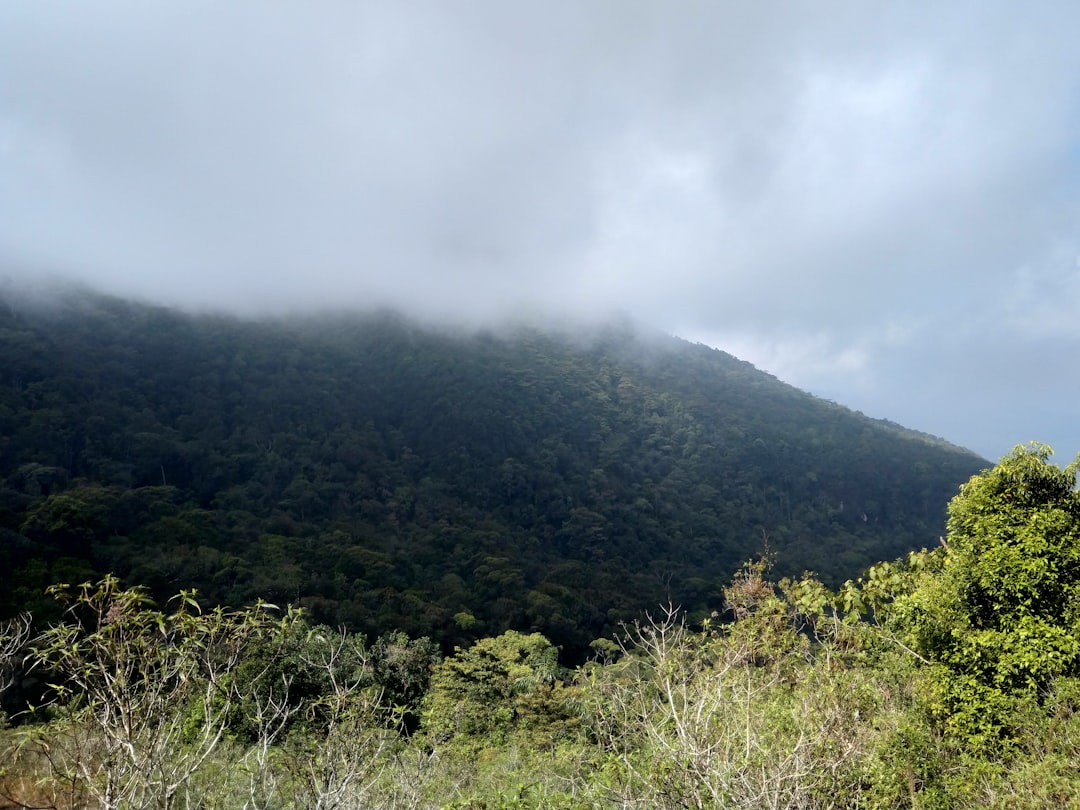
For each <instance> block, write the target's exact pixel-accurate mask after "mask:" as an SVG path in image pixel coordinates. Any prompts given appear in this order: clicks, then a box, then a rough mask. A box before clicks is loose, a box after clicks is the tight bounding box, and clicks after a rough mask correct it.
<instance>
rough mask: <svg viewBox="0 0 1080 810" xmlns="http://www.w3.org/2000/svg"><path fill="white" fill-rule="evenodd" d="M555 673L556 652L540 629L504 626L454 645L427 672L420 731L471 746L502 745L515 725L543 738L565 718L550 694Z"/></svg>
mask: <svg viewBox="0 0 1080 810" xmlns="http://www.w3.org/2000/svg"><path fill="white" fill-rule="evenodd" d="M557 675H558V650H557V649H556V648H555V647H554V646H552V644H551V642H550V641H548V640H547V639H546V638H545V637H544V636H542V635H541V634H539V633H530V634H528V635H526V634H524V633H519V632H517V631H515V630H508V631H507V632H505V633H503V634H502V635H501V636H498V637H496V638H482V639H480V640H479V641H477V642H476V643H475V644H474V645H473V646H471V647H469V648H468V649H465V650H463V649H461V648H460V647H459V648H457V649H456V651H455V653H454V655H452V656H450V657H449V658H447V659H445V660H444V661H442V662H441V663H439V664H437V665H436V666H435V667H434V669H433V671H432V675H431V686H430V689H429V691H428V693H427V695H426V696H425V698H424V702H423V707H424V713H423V730H424V732H425V734H426V735H427V737H428V739H429V740H431V741H432V742H435V743H441V742H448V741H450V740H454V741H455V743H456V744H458V745H464V746H465V747H469V746H473V747H475V748H484V747H490V746H498V745H502V744H505V743H507V742H508V741H509V739H510V737H511V736H512V734H513V733H514V732H515V731H517V730H520V729H528V730H532V731H536V732H537V733H538V735H539V736H540V737H545V736H547V735H545V733H544V732H545V731H554V730H555V728H556V727H558V726H559V725H560V723H562V722H564V721H565V720H566V719H567V718H566V717H565V715H564V713H563V712H561V710H560V707H559V701H558V700H557V699H554V698H553V697H552V695H553V694H554V693H555V692H557V691H558V682H557ZM533 742H534V743H536V742H541V741H540V740H534V741H533ZM549 742H550V740H549Z"/></svg>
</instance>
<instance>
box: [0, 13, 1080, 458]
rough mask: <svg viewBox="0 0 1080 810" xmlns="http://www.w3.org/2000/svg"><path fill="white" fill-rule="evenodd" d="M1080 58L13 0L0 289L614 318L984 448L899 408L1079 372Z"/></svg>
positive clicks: (1028, 19)
mask: <svg viewBox="0 0 1080 810" xmlns="http://www.w3.org/2000/svg"><path fill="white" fill-rule="evenodd" d="M1078 28H1080V10H1078V9H1077V8H1076V7H1074V6H1073V4H1070V3H1065V2H1048V3H1043V4H1039V5H1038V6H1036V7H1025V8H1023V9H1019V8H1018V7H1016V6H1014V5H1012V4H1005V3H996V2H991V3H974V2H961V3H954V4H949V5H947V6H940V5H934V4H923V3H914V4H905V5H903V6H892V7H881V6H869V5H866V4H862V3H854V2H844V1H843V0H835V1H834V2H826V3H814V4H811V3H803V2H795V3H773V2H764V3H754V4H719V3H712V2H688V3H684V4H680V5H679V6H678V7H677V8H676V7H673V6H671V5H669V4H663V3H658V2H642V1H640V0H629V1H628V0H619V1H618V2H616V0H600V2H596V3H588V4H581V3H576V2H570V1H569V0H555V2H550V3H545V4H542V5H535V6H529V5H521V4H508V3H501V2H495V0H480V1H478V2H473V3H468V4H453V5H449V4H446V3H443V2H435V0H427V1H425V0H417V2H410V3H399V4H392V3H391V4H384V3H373V2H344V0H342V1H341V2H336V1H335V0H316V2H312V3H305V4H289V3H284V2H268V3H264V2H259V3H256V2H254V0H238V2H233V3H229V4H220V3H213V2H209V0H187V2H184V3H179V2H160V3H153V4H146V3H139V2H134V0H109V2H103V3H94V4H88V3H79V2H73V1H72V0H69V1H68V2H64V0H57V1H56V2H49V3H17V2H5V3H2V4H0V176H2V177H4V182H3V183H2V184H0V260H2V261H4V262H6V264H7V265H8V266H9V267H10V268H13V270H12V272H14V271H15V270H17V268H19V267H24V268H33V272H40V269H41V268H48V269H52V270H55V271H57V272H61V273H64V274H68V275H73V276H76V277H79V278H83V279H87V280H90V281H92V282H93V283H95V284H98V285H100V286H102V287H104V288H106V289H109V290H112V291H118V292H125V293H129V294H134V295H140V296H144V297H151V298H155V299H159V300H164V301H168V302H173V303H182V304H186V305H193V306H219V307H225V308H231V309H238V310H243V311H248V312H253V311H263V310H274V309H277V310H280V309H289V308H294V307H309V306H322V305H356V306H365V305H370V304H392V305H397V306H401V307H404V308H406V309H409V310H411V311H413V312H416V313H419V314H423V315H428V316H432V315H443V316H445V315H450V314H458V315H460V316H463V317H465V316H467V317H473V318H491V317H498V316H499V315H500V314H503V313H505V312H508V311H518V310H519V309H520V308H522V307H527V308H533V309H536V310H542V311H544V310H546V311H556V312H566V311H570V312H575V313H585V314H587V313H594V312H607V311H610V310H616V309H621V310H625V311H628V312H630V313H632V314H635V315H637V316H638V317H640V318H642V319H644V320H647V321H651V322H652V323H654V324H656V325H658V326H661V327H663V328H666V329H669V330H673V331H678V332H680V333H682V334H687V335H692V336H693V335H706V334H707V335H716V336H720V337H718V338H717V339H718V340H723V341H724V342H725V344H724V345H725V347H727V348H733V347H745V349H746V351H747V352H749V353H750V354H751V355H752V356H751V357H750V358H749V359H755V358H756V359H755V362H759V364H762V365H763V366H764V367H767V368H770V370H773V371H776V372H777V373H780V374H781V376H785V375H787V374H789V373H790V374H791V375H792V376H791V377H790V379H792V380H793V381H796V382H798V383H799V384H801V385H805V386H806V387H809V388H811V389H812V390H817V391H824V392H826V393H827V395H829V396H830V397H832V398H836V399H837V400H838V401H841V402H845V403H846V404H854V405H856V406H859V403H860V402H862V403H865V404H866V405H867V409H868V412H871V410H869V409H872V412H874V413H875V415H882V416H889V417H890V418H894V419H897V420H898V421H905V420H906V421H908V422H918V423H919V424H917V425H916V426H920V427H925V428H927V429H931V430H934V431H935V432H949V433H950V438H952V437H955V436H957V435H958V434H957V433H956V432H953V431H955V430H956V426H957V425H961V426H962V425H964V424H967V423H969V422H970V421H971V420H970V418H969V417H968V416H964V415H962V414H961V412H960V411H959V410H957V411H956V414H957V415H956V416H955V418H954V417H952V416H949V418H942V417H943V416H945V415H949V414H952V413H953V412H952V411H950V410H949V409H948V408H943V407H942V406H941V405H940V404H927V405H918V404H917V403H918V401H919V400H920V397H919V396H918V395H913V394H912V393H911V390H912V389H913V388H915V387H917V384H918V383H916V382H913V381H919V380H924V379H931V378H932V379H933V380H934V385H940V386H942V388H943V390H945V391H948V392H949V393H948V396H949V397H952V398H954V399H956V400H957V401H960V400H964V399H965V397H966V396H967V392H966V391H959V390H958V388H957V385H958V383H957V382H956V381H957V380H959V379H962V378H964V379H968V378H967V376H966V375H967V374H968V372H969V371H970V370H972V369H978V370H979V373H980V374H983V373H985V374H988V375H989V376H988V377H986V378H982V377H978V376H975V377H973V378H971V379H970V384H971V385H972V386H974V388H975V389H977V390H984V391H990V390H994V391H995V392H996V394H995V396H997V397H998V399H999V400H1001V391H1000V386H1001V385H1002V384H1001V382H1000V380H999V378H998V376H996V375H995V372H994V369H993V367H992V366H986V365H985V364H983V363H982V362H981V361H980V359H979V358H980V355H981V352H982V351H983V349H984V347H985V346H986V345H987V335H992V339H991V340H990V342H991V343H995V344H996V343H1000V344H1001V345H1003V346H1008V347H1009V351H1010V353H1015V354H1017V357H1018V362H1021V363H1023V364H1024V365H1025V366H1026V367H1033V366H1036V365H1038V364H1039V363H1042V364H1044V365H1046V364H1050V366H1051V367H1053V368H1057V369H1064V368H1066V367H1068V364H1069V362H1070V358H1071V356H1074V355H1075V352H1076V349H1077V348H1080V347H1078V346H1077V342H1078V341H1080V336H1078V335H1077V334H1076V329H1075V327H1074V326H1073V323H1074V322H1075V320H1076V319H1075V318H1074V317H1071V315H1072V314H1073V313H1075V312H1076V304H1077V303H1078V301H1077V295H1078V292H1077V282H1076V268H1075V265H1074V264H1073V263H1072V260H1073V259H1074V258H1075V255H1076V254H1077V253H1080V249H1078V246H1077V242H1076V230H1075V228H1076V223H1077V222H1080V168H1078V167H1080V161H1078V159H1077V155H1078V154H1080V152H1078V149H1080V78H1078V77H1080V49H1077V48H1076V47H1075V35H1074V32H1075V31H1076V30H1078ZM24 272H26V271H24ZM890 335H891V337H890ZM900 336H903V337H904V339H902V340H901V339H899V337H900ZM1051 339H1052V340H1051ZM1053 341H1057V342H1056V343H1055V342H1053ZM735 353H738V351H736V352H735ZM1021 357H1022V358H1023V359H1022V360H1021V359H1020V358H1021ZM905 374H906V375H909V376H908V377H906V378H903V379H894V376H895V375H905ZM1050 376H1052V377H1056V379H1057V381H1056V382H1054V383H1053V384H1051V383H1046V382H1044V383H1041V384H1040V386H1039V390H1044V391H1046V395H1047V397H1049V398H1054V397H1057V396H1060V395H1062V394H1065V393H1068V392H1069V391H1070V390H1071V389H1068V388H1067V385H1066V383H1065V382H1063V381H1062V379H1061V378H1062V376H1063V375H1062V374H1061V373H1058V374H1056V375H1054V374H1052V375H1050ZM785 378H787V377H785ZM1055 386H1056V387H1055ZM1005 393H1008V392H1007V390H1006V392H1005ZM923 399H925V400H926V401H927V402H931V400H933V401H934V402H936V403H940V401H941V400H940V397H938V398H931V397H925V398H923ZM850 400H858V402H851V401H850ZM1005 400H1007V403H1006V404H1003V405H1001V406H1000V407H997V406H990V405H986V404H984V405H983V406H982V407H983V410H984V411H986V413H987V414H988V416H987V417H986V419H987V420H989V421H988V423H987V424H988V426H987V427H986V430H987V433H986V435H987V437H988V438H987V439H985V440H982V441H981V442H979V444H980V446H981V447H983V448H991V447H992V448H997V447H998V446H999V443H1000V442H1001V439H999V438H996V437H998V436H1004V435H1006V434H1007V433H1009V431H1010V428H1009V426H1010V425H1017V424H1018V422H1021V420H1020V419H1019V417H1018V416H1017V415H1016V414H1014V413H1011V412H1010V410H1009V409H1010V408H1012V407H1013V404H1012V403H1013V399H1012V398H1011V397H1006V398H1005ZM1005 400H1001V401H1002V402H1005ZM965 401H966V400H965ZM1021 407H1022V408H1023V412H1024V413H1025V414H1030V415H1031V417H1030V420H1029V421H1023V422H1021V423H1022V424H1024V425H1025V428H1024V430H1025V431H1026V430H1028V429H1030V430H1032V431H1035V432H1038V430H1039V429H1040V428H1042V427H1043V426H1044V425H1045V426H1046V429H1047V432H1058V431H1060V432H1059V433H1058V435H1061V436H1063V437H1066V438H1065V439H1064V440H1065V441H1067V442H1072V443H1074V444H1075V445H1076V446H1077V447H1080V434H1077V433H1076V432H1067V431H1066V430H1065V429H1064V428H1063V427H1061V425H1062V422H1061V421H1060V420H1059V419H1057V417H1054V416H1052V415H1046V416H1045V419H1044V418H1043V416H1040V415H1039V414H1040V413H1041V412H1040V411H1039V410H1038V408H1036V407H1034V405H1032V403H1030V402H1025V403H1023V404H1020V403H1017V404H1016V408H1017V409H1020V408H1021ZM1028 424H1030V425H1031V428H1027V427H1026V426H1027V425H1028ZM994 425H996V426H997V427H996V428H995V427H994ZM991 434H993V436H994V437H995V438H989V437H990V435H991ZM964 435H965V436H967V435H969V434H966V433H965V434H964ZM1027 438H1031V437H1027V436H1025V437H1023V438H1022V439H1019V440H1025V441H1026V440H1027ZM1036 438H1037V437H1036ZM1047 438H1052V437H1047ZM965 441H969V439H966V438H965ZM1006 449H1007V448H1006ZM984 452H991V451H987V450H985V449H984ZM992 452H994V453H996V452H997V450H996V449H995V450H994V451H992Z"/></svg>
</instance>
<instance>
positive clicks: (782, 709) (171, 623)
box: [0, 445, 1080, 810]
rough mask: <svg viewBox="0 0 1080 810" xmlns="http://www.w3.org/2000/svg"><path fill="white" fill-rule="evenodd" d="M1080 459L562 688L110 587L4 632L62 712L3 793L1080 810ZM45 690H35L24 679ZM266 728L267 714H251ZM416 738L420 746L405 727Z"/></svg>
mask: <svg viewBox="0 0 1080 810" xmlns="http://www.w3.org/2000/svg"><path fill="white" fill-rule="evenodd" d="M1078 470H1080V459H1078V460H1077V461H1076V462H1074V463H1073V464H1071V465H1069V466H1067V467H1065V468H1064V469H1060V468H1057V467H1055V466H1053V465H1052V464H1050V462H1049V450H1048V449H1047V448H1045V447H1042V446H1038V445H1032V446H1028V447H1019V448H1017V449H1016V450H1014V451H1013V452H1012V453H1011V454H1010V455H1008V456H1007V457H1005V458H1004V459H1002V461H1001V463H999V464H998V465H997V466H996V467H994V468H992V469H989V470H987V471H984V472H983V473H981V474H980V475H977V476H975V477H973V478H972V479H971V480H970V481H969V482H968V483H967V484H965V485H964V486H963V487H961V489H960V492H959V494H958V495H957V496H956V497H955V498H953V500H952V502H951V504H950V506H949V522H948V534H947V537H945V538H943V542H942V544H941V545H940V546H939V547H937V548H934V549H933V550H923V551H920V552H914V553H911V554H909V555H908V556H907V557H906V558H904V559H903V560H900V561H898V562H895V563H879V564H877V565H875V566H872V567H871V568H870V569H868V571H867V572H866V573H865V574H864V576H863V577H862V578H860V579H857V580H852V581H848V582H847V583H845V584H844V585H843V586H842V587H841V588H839V589H838V590H837V591H836V592H832V591H830V590H829V589H827V588H826V587H825V585H823V584H822V583H821V582H820V581H818V580H817V579H815V578H813V577H802V578H799V579H782V580H781V581H780V582H778V583H775V584H774V583H773V582H770V581H769V580H768V579H767V575H768V572H769V561H768V560H767V559H765V560H759V561H757V562H753V563H749V564H747V565H746V566H744V567H743V568H742V569H741V570H740V571H739V572H738V573H737V574H736V576H735V577H734V578H733V580H732V581H731V582H730V584H729V585H728V586H727V587H726V588H724V590H723V604H722V606H719V605H718V608H720V607H722V610H723V614H722V615H720V614H719V612H718V614H717V615H716V616H712V617H709V618H708V619H706V620H704V621H702V622H700V623H691V622H690V621H688V619H687V617H686V615H685V614H684V613H682V612H680V611H679V610H677V609H675V608H667V609H662V610H660V611H659V612H658V613H654V614H653V615H651V616H650V615H645V616H643V617H641V618H640V619H639V620H638V621H636V622H633V623H631V624H628V625H625V626H624V627H623V629H622V631H621V632H620V633H618V634H617V635H616V636H615V637H614V638H611V639H607V640H604V641H603V642H600V641H598V642H597V643H596V644H594V649H596V650H597V652H598V656H597V660H594V661H591V662H589V663H586V664H584V665H582V666H580V667H578V668H576V669H573V670H569V669H565V668H562V667H560V665H559V663H558V659H557V650H556V648H555V647H554V646H553V645H552V644H551V643H550V642H549V641H548V640H547V639H546V638H544V637H543V636H541V635H539V634H535V633H533V634H525V633H521V632H516V631H508V632H505V633H503V634H501V635H499V636H497V637H486V638H482V639H480V640H478V641H477V642H475V643H473V644H470V645H468V646H462V647H459V648H458V649H456V650H455V651H454V652H453V654H452V655H450V656H448V657H446V658H443V659H441V660H440V658H439V656H438V654H437V653H436V652H435V650H434V648H433V647H432V645H431V644H430V643H429V642H426V641H425V640H423V639H421V640H410V639H408V638H406V637H404V636H403V635H401V634H392V635H390V636H387V637H384V638H382V639H379V640H378V641H376V642H375V643H370V644H369V643H367V642H366V640H365V639H364V638H363V637H361V636H357V635H354V634H349V633H344V632H335V631H333V630H331V629H329V628H327V627H325V626H319V625H316V624H312V623H311V622H310V620H308V619H306V618H305V617H303V616H302V615H298V614H297V613H296V612H295V611H290V610H285V611H279V610H277V609H276V608H274V607H273V606H270V605H266V604H262V603H258V604H256V605H255V606H254V607H253V608H251V609H248V610H242V611H225V610H221V609H217V610H213V611H208V612H202V611H200V610H199V609H198V603H197V602H196V600H195V599H194V598H193V595H192V594H190V593H183V594H181V595H180V596H179V597H178V598H177V599H175V600H174V601H172V602H170V603H169V607H168V609H167V610H165V611H162V610H160V609H157V608H155V607H154V606H153V605H152V604H150V603H149V602H148V601H147V596H146V593H145V591H144V590H143V589H139V588H135V589H129V590H124V589H121V588H120V587H119V585H118V583H117V581H116V580H115V579H113V578H111V577H108V578H105V579H103V580H101V581H99V582H98V583H96V584H90V583H88V584H85V585H82V586H79V587H76V588H72V587H69V586H58V587H56V588H54V589H52V593H53V596H54V597H55V598H56V599H58V600H59V604H60V606H61V607H62V608H63V613H62V618H61V620H60V621H59V622H58V623H56V624H55V625H54V626H53V627H51V628H50V629H48V630H46V631H44V632H41V633H39V634H38V635H37V637H36V638H33V639H28V638H27V632H26V631H25V629H24V628H25V626H26V625H25V622H21V621H14V622H11V623H9V624H8V625H6V626H5V628H4V629H3V631H2V632H0V650H3V651H4V652H3V655H4V656H5V659H4V660H3V661H0V664H3V665H6V664H9V663H14V664H15V665H16V666H15V668H16V670H18V665H19V662H20V661H21V660H22V654H21V652H20V649H22V648H25V649H27V650H28V651H29V655H28V657H27V658H26V660H27V662H28V663H29V665H30V666H31V669H32V671H31V675H33V674H34V673H47V677H48V679H49V681H50V682H52V683H54V684H55V686H54V687H52V688H51V691H50V692H49V695H48V700H47V701H46V702H44V703H43V704H42V705H40V706H38V707H37V708H35V709H34V710H33V711H32V712H30V714H29V715H27V716H24V717H22V718H20V720H21V721H22V722H21V725H19V726H18V727H16V728H14V729H9V730H8V731H6V732H4V734H3V736H2V738H0V739H2V743H3V749H4V750H3V755H2V756H0V761H3V762H6V763H7V765H6V766H3V768H2V769H0V795H3V796H5V797H6V798H7V799H8V800H9V801H13V802H15V803H16V804H19V805H20V806H22V805H34V806H51V807H57V808H72V807H76V806H80V807H81V806H88V805H89V806H92V807H101V808H109V810H113V809H114V808H115V810H128V808H135V807H140V808H143V807H145V808H179V807H201V808H235V807H248V808H271V807H274V808H297V809H299V808H354V807H372V806H374V807H393V808H454V809H455V810H466V808H468V809H469V810H481V809H482V808H483V809H484V810H491V809H492V808H500V809H503V810H506V809H508V808H518V809H519V810H520V809H523V808H551V809H554V810H579V809H582V808H671V809H672V810H674V809H675V808H745V809H746V810H751V809H753V810H757V809H759V808H760V810H765V809H766V808H770V809H774V808H801V810H817V809H818V808H820V809H821V810H824V809H825V808H850V809H851V810H855V808H872V809H873V810H894V809H895V810H898V809H899V808H925V809H929V808H933V810H961V809H964V808H993V809H996V810H1006V808H1008V809H1009V810H1018V809H1019V810H1024V809H1030V810H1036V809H1039V810H1051V808H1053V810H1058V808H1074V809H1075V808H1078V807H1080V768H1077V764H1078V763H1080V672H1078V671H1077V670H1078V667H1080V660H1078V656H1077V654H1076V650H1077V647H1078V645H1080V622H1078V621H1077V607H1076V605H1077V600H1076V589H1077V588H1080V567H1078V565H1077V560H1078V559H1080V494H1078V493H1077V490H1076V474H1077V472H1078ZM23 677H25V675H24V676H23ZM239 707H243V710H242V711H237V709H238V708H239ZM408 717H412V718H413V722H412V723H410V722H407V718H408Z"/></svg>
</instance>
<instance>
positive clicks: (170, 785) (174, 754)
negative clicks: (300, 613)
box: [30, 577, 294, 810]
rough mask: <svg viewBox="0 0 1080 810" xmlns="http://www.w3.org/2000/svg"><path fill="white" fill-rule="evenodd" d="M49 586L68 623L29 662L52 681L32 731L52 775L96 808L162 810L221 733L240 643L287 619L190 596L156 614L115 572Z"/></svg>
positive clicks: (47, 636) (40, 642) (46, 636)
mask: <svg viewBox="0 0 1080 810" xmlns="http://www.w3.org/2000/svg"><path fill="white" fill-rule="evenodd" d="M51 590H52V593H53V595H54V596H55V597H56V598H57V599H58V600H59V601H60V602H62V603H63V604H65V605H66V606H67V612H66V620H65V621H64V622H62V623H60V624H58V625H56V626H54V627H51V628H50V629H48V630H46V631H44V632H43V633H42V634H41V635H40V636H38V638H37V639H35V640H34V642H33V643H32V644H31V653H30V658H31V660H32V661H33V662H34V664H35V665H36V666H37V667H39V668H41V669H42V670H44V671H45V672H46V673H47V674H49V675H50V676H51V677H53V678H55V679H56V680H57V682H56V684H55V685H54V689H55V691H56V700H55V704H54V706H53V709H54V711H55V715H56V719H55V720H53V722H51V723H49V724H48V725H46V726H40V727H37V728H36V729H34V731H35V734H36V738H35V739H37V741H38V742H40V744H41V747H42V749H43V750H46V756H47V758H48V760H49V762H50V764H51V765H52V767H53V770H54V776H55V777H57V778H58V779H60V780H62V781H63V782H66V783H68V784H73V785H78V787H79V789H80V790H81V791H84V792H85V793H86V794H87V795H88V796H89V797H90V798H92V799H93V800H94V802H95V803H96V804H97V805H99V806H100V807H102V808H104V810H115V808H121V807H123V808H160V810H168V809H169V808H171V807H173V806H175V805H176V803H177V802H178V800H179V798H180V797H181V796H182V795H183V791H184V789H185V788H186V787H187V785H188V784H189V782H190V780H191V778H192V776H193V775H194V774H195V773H196V772H197V771H198V770H199V769H200V768H201V767H202V765H203V764H204V763H205V762H206V760H207V758H208V757H209V756H210V754H211V753H212V752H213V751H214V749H215V748H216V747H217V746H218V744H219V743H220V742H221V740H222V738H223V736H224V734H225V731H226V727H227V723H228V718H229V716H230V713H231V710H232V707H233V706H234V704H235V703H236V702H237V700H238V698H239V695H238V693H237V690H236V687H235V680H234V679H233V678H232V677H231V674H232V673H233V671H234V670H235V668H236V666H237V665H238V663H239V662H240V661H241V660H242V658H243V653H244V651H245V648H246V647H247V645H249V644H250V643H252V642H253V641H255V640H257V639H260V638H263V639H268V638H270V637H271V636H272V635H273V634H274V633H276V632H277V631H278V630H279V629H280V628H281V627H282V626H283V624H284V623H287V622H288V621H289V620H290V618H291V617H293V616H294V614H290V615H289V616H288V617H286V618H285V619H284V620H282V621H281V622H277V621H275V620H274V619H273V618H272V616H271V615H270V610H269V609H270V607H271V606H269V605H265V604H262V603H260V604H258V605H256V606H255V607H252V608H249V609H246V610H240V611H235V612H226V611H225V610H223V609H220V608H219V609H216V610H213V611H211V612H208V613H203V612H202V611H201V609H200V608H199V605H198V603H197V602H196V601H195V597H194V593H193V592H190V591H189V592H182V593H181V594H180V595H179V596H178V597H177V598H176V599H175V600H174V602H173V609H172V610H171V612H163V611H160V610H157V609H155V608H153V607H152V605H151V604H150V602H149V598H148V597H147V595H146V592H145V591H144V590H143V589H140V588H132V589H127V590H125V589H123V588H121V587H120V583H119V581H118V580H117V579H116V578H115V577H106V578H105V579H102V580H101V581H100V582H97V583H89V582H86V583H83V584H82V585H79V586H77V587H75V588H72V587H71V586H68V585H58V586H55V587H54V588H53V589H51Z"/></svg>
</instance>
